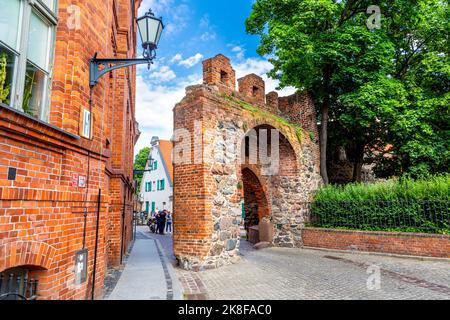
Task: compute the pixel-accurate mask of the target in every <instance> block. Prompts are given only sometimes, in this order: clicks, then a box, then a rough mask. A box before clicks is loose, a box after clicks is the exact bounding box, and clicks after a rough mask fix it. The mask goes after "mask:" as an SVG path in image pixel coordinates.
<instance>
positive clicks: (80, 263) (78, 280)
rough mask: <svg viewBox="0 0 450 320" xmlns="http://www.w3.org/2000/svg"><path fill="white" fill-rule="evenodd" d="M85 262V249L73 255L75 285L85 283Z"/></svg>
mask: <svg viewBox="0 0 450 320" xmlns="http://www.w3.org/2000/svg"><path fill="white" fill-rule="evenodd" d="M87 261H88V251H87V249H82V250H80V251H78V252H77V253H76V254H75V285H80V284H82V283H84V282H85V281H86V279H87Z"/></svg>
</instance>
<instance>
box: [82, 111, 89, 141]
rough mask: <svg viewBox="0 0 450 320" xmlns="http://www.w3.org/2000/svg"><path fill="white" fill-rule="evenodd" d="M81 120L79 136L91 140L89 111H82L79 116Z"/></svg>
mask: <svg viewBox="0 0 450 320" xmlns="http://www.w3.org/2000/svg"><path fill="white" fill-rule="evenodd" d="M81 116H82V117H83V118H82V121H81V123H82V126H81V133H80V134H81V136H82V137H84V138H87V139H90V138H91V131H92V130H91V128H92V119H91V113H90V112H89V110H86V109H83V112H82V114H81Z"/></svg>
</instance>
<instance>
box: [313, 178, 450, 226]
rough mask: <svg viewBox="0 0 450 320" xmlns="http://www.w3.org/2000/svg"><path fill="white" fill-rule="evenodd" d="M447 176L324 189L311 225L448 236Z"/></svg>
mask: <svg viewBox="0 0 450 320" xmlns="http://www.w3.org/2000/svg"><path fill="white" fill-rule="evenodd" d="M449 187H450V175H444V176H435V177H430V178H428V179H422V180H411V179H407V178H403V179H400V180H389V181H385V182H378V183H374V184H367V185H366V184H349V185H346V186H326V187H324V188H322V189H320V190H319V191H318V192H317V193H316V195H315V198H314V202H313V204H312V208H311V213H312V218H311V223H310V224H311V225H312V226H315V227H324V228H344V229H358V230H384V231H401V232H426V233H444V234H450V197H449V193H450V191H449V190H450V188H449Z"/></svg>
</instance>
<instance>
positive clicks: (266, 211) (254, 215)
mask: <svg viewBox="0 0 450 320" xmlns="http://www.w3.org/2000/svg"><path fill="white" fill-rule="evenodd" d="M241 163H242V164H241V179H242V184H243V195H242V199H243V208H242V210H243V217H244V229H245V231H246V236H247V237H246V238H247V240H248V241H249V242H250V243H253V244H255V243H258V242H269V243H272V242H273V240H274V235H276V234H278V232H277V231H276V230H275V224H278V225H280V222H281V224H282V223H283V221H279V220H280V219H279V217H280V213H281V212H288V209H289V208H288V207H286V206H284V205H283V204H288V203H289V202H290V201H291V198H293V197H292V192H293V189H292V181H291V180H292V179H295V178H296V176H297V175H298V169H299V163H298V158H297V156H296V152H295V150H294V147H293V146H292V144H291V142H290V141H289V140H288V139H287V138H286V136H285V135H284V134H283V133H281V132H280V131H279V130H278V129H277V128H275V127H273V126H271V125H269V124H259V125H257V126H255V127H254V128H252V129H250V130H249V131H247V133H246V134H245V136H244V138H243V141H242V144H241ZM286 185H287V186H288V188H287V190H284V186H286ZM272 211H275V212H276V213H277V215H276V216H275V217H273V216H272Z"/></svg>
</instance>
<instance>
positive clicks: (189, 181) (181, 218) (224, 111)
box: [173, 55, 322, 270]
mask: <svg viewBox="0 0 450 320" xmlns="http://www.w3.org/2000/svg"><path fill="white" fill-rule="evenodd" d="M224 75H226V76H224ZM203 80H204V83H203V84H201V85H196V86H191V87H188V88H186V96H185V97H184V98H183V100H182V101H181V102H180V103H178V104H177V105H176V106H175V108H174V129H175V135H174V154H176V155H177V158H180V159H181V158H183V161H179V162H177V161H176V160H175V161H174V194H173V199H174V202H173V211H174V215H173V219H174V221H173V226H174V233H173V240H174V241H173V244H174V254H175V256H176V258H177V259H178V261H179V263H180V265H181V267H183V268H185V269H191V270H202V269H209V268H217V267H220V266H222V265H225V264H229V263H233V262H234V261H236V260H239V246H240V241H241V231H242V228H243V227H244V221H243V218H242V206H243V203H245V196H246V195H245V189H249V188H250V189H251V187H249V185H251V183H249V181H250V180H252V179H253V180H255V179H254V178H255V176H256V177H257V180H258V181H259V183H260V185H261V186H260V187H259V186H258V187H254V188H253V190H256V192H255V193H256V194H264V198H265V199H266V202H267V205H261V199H264V198H263V197H262V196H257V198H259V202H260V204H259V205H260V206H262V207H266V208H267V209H266V208H263V210H262V211H264V216H266V217H269V219H268V220H269V221H268V223H269V227H270V229H271V230H273V237H272V238H271V240H270V241H269V242H271V244H273V245H277V246H284V247H296V246H297V247H298V246H301V245H302V239H301V230H302V225H303V222H304V216H303V215H304V211H302V208H303V206H302V204H303V203H304V202H305V201H308V200H309V198H310V195H311V193H312V192H313V191H314V190H316V189H317V188H318V186H319V185H320V184H321V183H322V179H321V177H320V172H319V171H320V170H319V163H320V162H319V161H320V157H319V146H318V141H317V140H316V139H315V137H317V136H318V129H317V122H316V119H315V109H314V104H313V101H312V98H311V97H310V96H309V94H308V93H300V92H299V93H296V94H294V95H292V96H289V97H282V98H278V94H277V93H276V92H271V93H269V94H267V95H266V94H265V83H264V81H263V80H262V78H261V77H259V76H257V75H255V74H250V75H247V76H245V77H243V78H241V79H239V80H238V83H239V88H238V90H236V88H235V82H236V79H235V72H234V70H233V68H232V66H231V64H230V60H229V59H228V58H227V57H225V56H223V55H217V56H216V57H214V58H211V59H208V60H206V61H204V63H203ZM252 129H255V130H256V131H258V130H262V129H276V130H277V132H278V133H279V150H278V151H279V164H280V165H279V171H277V172H276V173H275V174H273V170H272V169H273V167H272V165H271V162H270V161H269V163H267V162H266V163H258V162H256V163H245V162H243V161H242V160H241V159H242V152H241V151H242V148H243V141H245V136H246V135H247V133H248V132H249V131H251V130H252ZM270 141H272V140H270ZM211 150H212V151H213V152H211ZM179 152H181V154H182V155H183V157H181V154H180V153H179ZM185 154H186V155H187V156H186V157H184V155H185ZM270 155H272V151H271V154H270ZM244 157H245V155H244ZM247 169H248V170H250V171H251V172H252V174H253V175H254V176H252V175H251V174H250V173H249V172H248V171H246V170H247ZM267 172H269V173H270V174H268V173H267ZM243 180H244V181H243ZM256 202H258V200H256ZM260 211H261V210H260ZM262 211H261V212H262Z"/></svg>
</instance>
